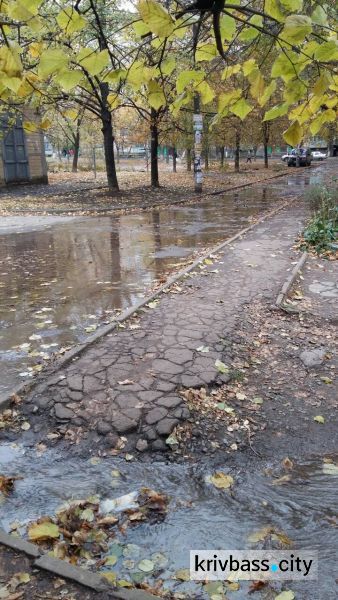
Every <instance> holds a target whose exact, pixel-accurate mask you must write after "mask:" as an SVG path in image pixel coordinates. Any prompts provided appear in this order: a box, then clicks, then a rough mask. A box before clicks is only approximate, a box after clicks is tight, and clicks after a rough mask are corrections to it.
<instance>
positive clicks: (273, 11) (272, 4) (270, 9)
mask: <svg viewBox="0 0 338 600" xmlns="http://www.w3.org/2000/svg"><path fill="white" fill-rule="evenodd" d="M264 11H265V12H266V14H267V15H270V17H272V18H273V19H276V21H279V22H280V23H282V22H283V21H284V15H283V13H282V12H281V10H280V8H279V5H278V0H265V2H264Z"/></svg>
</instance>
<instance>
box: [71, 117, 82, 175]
mask: <svg viewBox="0 0 338 600" xmlns="http://www.w3.org/2000/svg"><path fill="white" fill-rule="evenodd" d="M79 151H80V123H79V122H78V123H77V126H76V134H75V137H74V156H73V164H72V172H73V173H77V166H78V162H79Z"/></svg>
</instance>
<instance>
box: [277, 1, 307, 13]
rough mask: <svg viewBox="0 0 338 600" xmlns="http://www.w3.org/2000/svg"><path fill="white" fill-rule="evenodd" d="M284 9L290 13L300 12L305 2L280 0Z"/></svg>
mask: <svg viewBox="0 0 338 600" xmlns="http://www.w3.org/2000/svg"><path fill="white" fill-rule="evenodd" d="M279 1H280V3H281V5H282V6H283V8H285V9H286V10H288V11H290V12H294V13H296V12H299V11H300V10H302V8H303V0H279Z"/></svg>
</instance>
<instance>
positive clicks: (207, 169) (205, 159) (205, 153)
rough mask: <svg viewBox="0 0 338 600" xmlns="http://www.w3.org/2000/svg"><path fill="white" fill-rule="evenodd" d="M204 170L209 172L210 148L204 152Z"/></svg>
mask: <svg viewBox="0 0 338 600" xmlns="http://www.w3.org/2000/svg"><path fill="white" fill-rule="evenodd" d="M204 168H205V170H206V171H209V148H208V147H206V149H205V151H204Z"/></svg>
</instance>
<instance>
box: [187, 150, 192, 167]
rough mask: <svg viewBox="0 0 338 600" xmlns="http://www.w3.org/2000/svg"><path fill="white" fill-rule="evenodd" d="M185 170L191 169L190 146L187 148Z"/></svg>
mask: <svg viewBox="0 0 338 600" xmlns="http://www.w3.org/2000/svg"><path fill="white" fill-rule="evenodd" d="M187 171H189V172H190V171H191V148H187Z"/></svg>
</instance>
